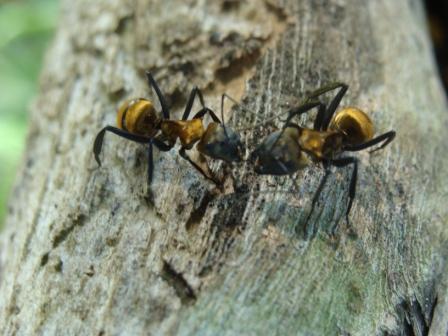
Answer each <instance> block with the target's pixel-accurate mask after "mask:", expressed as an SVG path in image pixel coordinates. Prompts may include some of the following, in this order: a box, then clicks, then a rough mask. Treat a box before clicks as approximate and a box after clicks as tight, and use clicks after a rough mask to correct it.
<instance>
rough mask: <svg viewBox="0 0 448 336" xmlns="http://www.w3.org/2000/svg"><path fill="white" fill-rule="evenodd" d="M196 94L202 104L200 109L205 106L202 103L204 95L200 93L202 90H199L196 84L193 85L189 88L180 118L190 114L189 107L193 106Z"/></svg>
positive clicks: (184, 118)
mask: <svg viewBox="0 0 448 336" xmlns="http://www.w3.org/2000/svg"><path fill="white" fill-rule="evenodd" d="M196 96H198V97H199V100H200V102H201V105H202V110H203V109H205V108H206V107H205V104H204V97H203V95H202V92H201V90H199V88H198V87H197V86H195V87H194V88H193V89H192V90H191V93H190V97H189V98H188V101H187V105H186V106H185V111H184V114H183V115H182V120H187V119H188V116H189V115H190V112H191V108H192V107H193V103H194V99H195V98H196ZM202 110H201V111H202Z"/></svg>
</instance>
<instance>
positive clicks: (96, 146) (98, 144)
mask: <svg viewBox="0 0 448 336" xmlns="http://www.w3.org/2000/svg"><path fill="white" fill-rule="evenodd" d="M106 131H109V132H111V133H114V134H116V135H118V136H121V137H123V138H125V139H128V140H131V141H135V142H138V143H143V144H147V143H149V142H150V141H151V139H150V138H148V137H145V136H141V135H136V134H132V133H129V132H127V131H124V130H122V129H120V128H116V127H112V126H106V127H104V128H103V129H102V130H101V131H99V133H98V135H97V136H96V138H95V141H94V143H93V154H94V156H95V160H96V162H97V163H98V165H99V166H101V161H100V153H101V149H102V147H103V140H104V134H105V133H106Z"/></svg>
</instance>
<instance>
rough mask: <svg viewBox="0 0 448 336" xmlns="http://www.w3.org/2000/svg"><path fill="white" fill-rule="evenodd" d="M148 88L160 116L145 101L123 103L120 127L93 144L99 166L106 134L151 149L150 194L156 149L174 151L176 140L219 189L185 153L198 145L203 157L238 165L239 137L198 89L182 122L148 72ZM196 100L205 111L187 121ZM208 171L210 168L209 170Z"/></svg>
mask: <svg viewBox="0 0 448 336" xmlns="http://www.w3.org/2000/svg"><path fill="white" fill-rule="evenodd" d="M146 79H147V83H148V86H149V87H150V88H153V89H154V91H155V93H156V95H157V97H158V99H159V102H160V105H161V108H162V111H161V113H160V112H159V111H157V110H156V108H155V107H154V104H153V103H152V102H151V101H150V100H148V99H145V98H137V99H132V100H128V101H126V102H124V103H123V104H122V105H121V107H120V108H119V109H118V113H117V127H113V126H106V127H104V128H103V129H102V130H101V131H100V132H99V133H98V135H97V136H96V138H95V141H94V144H93V153H94V156H95V160H96V162H97V163H98V165H99V166H101V161H100V158H99V155H100V153H101V148H102V146H103V139H104V135H105V133H106V131H108V132H111V133H114V134H116V135H118V136H121V137H123V138H125V139H128V140H131V141H134V142H137V143H141V144H147V145H148V151H147V155H148V176H147V184H148V191H149V188H150V185H151V182H152V177H153V171H154V162H153V148H152V147H153V145H155V146H156V147H157V148H158V149H159V150H160V151H162V152H167V151H169V150H171V149H172V148H173V147H174V145H175V143H176V141H177V139H179V140H180V143H181V148H180V150H179V154H180V156H181V157H182V158H184V159H185V160H187V161H188V162H189V163H190V164H191V165H192V166H193V167H194V168H195V169H196V170H198V171H199V172H200V173H201V174H202V175H203V176H204V177H205V178H206V179H208V180H211V181H212V182H213V183H215V184H216V185H217V186H218V187H219V186H220V185H221V183H220V182H219V181H218V180H217V179H216V178H215V177H214V176H209V175H208V174H207V173H206V172H205V171H204V169H203V168H201V167H200V166H199V165H198V164H197V163H196V162H194V161H193V160H192V159H191V158H190V157H189V156H188V154H187V153H186V150H189V149H192V148H193V146H194V145H195V144H196V148H197V150H198V151H199V153H200V155H201V157H202V158H203V155H205V156H208V157H211V158H213V159H218V160H223V161H225V162H229V163H230V162H239V161H241V160H242V155H243V152H244V146H243V144H242V142H241V140H240V136H239V134H237V133H236V132H235V131H233V130H232V129H231V128H229V127H227V126H226V125H225V124H223V122H221V120H220V119H219V118H218V117H217V116H216V114H215V113H214V112H213V111H212V110H211V109H209V108H208V107H206V106H205V104H204V98H203V95H202V92H201V91H200V90H199V88H198V87H196V86H195V87H194V88H193V89H192V90H191V93H190V96H189V98H188V101H187V105H186V106H185V111H184V113H183V116H182V119H181V120H171V119H170V111H169V109H168V105H167V103H166V100H165V97H164V95H163V94H162V92H161V90H160V88H159V86H158V84H157V82H156V81H155V80H154V78H153V76H152V75H151V73H150V72H149V71H146ZM196 97H199V100H200V103H201V106H202V108H201V109H200V110H199V112H197V113H196V114H195V115H194V116H193V118H191V119H188V117H189V115H190V112H191V110H192V107H193V103H194V100H195V98H196ZM223 101H224V95H223V97H222V102H221V116H222V117H223V111H222V109H223ZM206 114H209V115H210V117H211V118H212V120H213V121H212V122H210V123H209V124H208V125H207V128H205V127H204V122H203V118H204V116H205V115H206ZM207 168H208V167H207Z"/></svg>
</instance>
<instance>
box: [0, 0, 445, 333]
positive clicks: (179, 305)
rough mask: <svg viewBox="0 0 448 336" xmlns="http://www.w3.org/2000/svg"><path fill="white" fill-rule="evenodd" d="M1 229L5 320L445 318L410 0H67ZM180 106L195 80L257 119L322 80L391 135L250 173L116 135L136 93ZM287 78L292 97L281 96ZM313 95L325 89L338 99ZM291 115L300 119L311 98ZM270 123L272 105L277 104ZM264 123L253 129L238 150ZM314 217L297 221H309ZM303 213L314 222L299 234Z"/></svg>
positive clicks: (212, 329)
mask: <svg viewBox="0 0 448 336" xmlns="http://www.w3.org/2000/svg"><path fill="white" fill-rule="evenodd" d="M60 15H61V19H60V24H59V28H58V31H57V33H56V37H55V39H54V43H53V44H52V46H51V47H50V49H49V52H48V55H47V58H46V63H45V67H44V69H43V71H42V75H41V80H40V93H39V96H38V97H37V99H36V102H35V104H34V105H33V107H32V110H31V117H30V130H29V135H28V142H27V150H26V153H25V156H24V160H23V165H22V168H21V170H20V172H19V173H18V178H17V183H16V186H15V189H14V192H13V194H12V197H11V200H10V206H9V214H8V216H7V220H6V229H5V230H4V232H3V233H2V236H1V243H0V253H1V254H0V255H1V263H0V288H1V289H0V290H1V293H2V295H1V296H0V311H1V319H0V331H1V333H2V334H4V335H14V334H19V335H30V334H46V335H60V334H64V335H116V334H123V335H124V334H128V335H147V334H154V335H156V334H180V335H191V334H201V335H202V334H206V335H217V334H226V335H227V334H228V335H231V334H244V335H256V334H279V335H290V334H299V335H413V334H415V335H427V334H428V333H430V334H432V335H445V334H447V332H448V327H447V326H448V318H447V316H448V307H447V277H446V274H447V272H446V266H445V260H446V257H447V255H448V246H447V243H446V241H447V233H448V228H447V225H446V224H447V218H448V215H447V210H446V206H444V205H443V204H445V202H444V201H445V199H446V195H447V192H448V186H447V183H446V181H447V180H446V177H447V169H448V168H447V167H448V162H447V155H446V152H447V141H446V139H445V136H444V134H445V133H446V129H447V127H448V115H447V113H446V100H445V96H444V93H443V91H442V89H441V85H440V81H439V78H438V75H437V72H436V69H435V66H434V61H433V55H432V50H431V45H430V41H429V38H428V34H427V30H426V29H427V28H426V22H425V17H424V12H423V9H422V5H421V4H420V2H419V1H404V0H396V1H369V2H367V1H365V2H361V1H349V0H327V1H312V0H302V1H293V0H284V1H281V0H278V1H274V0H266V1H261V0H260V1H255V0H253V1H252V0H251V1H231V0H223V1H213V2H212V1H208V2H206V1H193V0H189V1H180V0H172V1H169V2H168V1H156V0H152V1H145V0H135V1H125V0H116V1H90V2H89V1H78V2H70V1H63V2H62V4H61V14H60ZM145 70H151V71H152V73H153V74H154V75H155V77H156V79H157V81H158V83H159V84H160V86H161V88H162V90H163V91H164V93H165V94H166V95H167V97H168V100H169V104H170V106H172V112H173V115H175V116H177V117H179V116H180V113H181V111H182V108H183V106H184V105H185V101H186V97H187V96H188V93H189V91H190V90H191V88H192V87H193V85H198V86H199V87H200V88H201V89H203V90H204V92H205V93H206V101H207V104H208V105H209V106H211V107H212V108H213V109H214V110H216V111H219V98H220V96H221V94H222V93H223V92H227V93H229V94H230V95H232V96H233V97H235V98H236V99H237V100H238V101H241V102H242V104H243V105H244V106H245V107H246V108H247V109H249V110H252V111H254V112H256V114H257V116H254V115H253V114H251V113H248V112H247V111H244V110H241V109H238V108H235V107H234V108H233V109H232V111H226V119H230V118H231V117H232V118H231V121H230V122H231V124H232V125H233V126H235V127H240V128H244V127H249V126H250V125H253V124H256V123H258V122H260V121H262V120H265V119H268V118H270V117H272V116H274V115H276V114H278V113H280V112H282V111H284V110H285V108H286V106H287V105H288V103H290V104H291V101H292V102H293V103H294V101H295V100H300V99H303V97H304V96H305V94H306V92H309V91H311V90H313V89H316V88H318V87H320V86H322V85H325V84H326V83H330V82H335V81H343V82H345V83H347V84H349V85H350V89H349V92H348V94H347V96H346V97H345V98H344V100H343V102H342V104H343V105H353V106H358V107H360V108H362V109H364V110H366V111H367V112H368V113H369V115H370V116H371V118H372V120H373V121H374V123H375V125H376V130H377V133H378V134H379V133H382V132H385V131H389V130H391V129H394V130H396V131H397V138H396V140H395V141H394V142H393V143H392V144H391V145H390V146H388V147H387V148H385V149H384V150H382V151H380V152H378V153H376V154H374V155H369V154H368V153H364V152H360V153H359V154H358V153H356V156H357V157H358V158H359V160H360V165H359V179H358V183H357V187H358V191H357V195H356V199H355V202H354V206H353V209H352V212H351V214H350V222H349V223H346V222H345V219H344V213H345V211H346V208H347V202H348V199H347V188H348V183H347V180H348V178H349V176H350V174H351V168H350V167H347V168H344V169H333V174H332V175H331V176H330V177H329V183H328V184H327V185H326V187H325V188H324V189H323V191H322V195H321V197H320V198H319V202H318V203H317V205H316V207H315V209H314V211H313V213H312V214H311V216H310V217H309V218H308V220H307V217H308V214H309V212H310V210H311V200H312V197H313V195H314V192H315V190H316V188H317V186H318V184H319V181H320V179H321V178H322V176H323V170H322V168H321V167H320V166H318V165H313V166H310V167H309V168H307V169H304V170H303V171H300V172H299V173H297V174H296V175H294V176H292V177H269V176H257V175H255V174H254V173H253V171H252V170H251V167H250V165H249V164H248V163H246V162H245V163H242V164H239V165H235V166H234V167H226V165H223V164H220V163H219V162H213V163H212V168H213V169H214V171H215V172H216V173H217V174H221V175H222V176H223V178H225V180H226V188H225V191H224V192H221V191H218V190H216V188H214V186H213V185H212V184H210V183H209V182H208V181H206V180H205V179H204V178H203V177H202V176H201V175H200V174H198V173H197V171H195V170H194V169H193V168H192V167H191V166H190V165H189V164H188V163H187V162H186V161H184V160H183V159H182V158H181V157H180V156H179V155H178V153H177V151H176V150H175V149H173V150H171V151H170V152H168V153H159V152H158V151H155V173H154V183H153V184H152V186H151V192H152V196H153V197H152V199H150V198H148V197H146V196H147V190H146V185H145V181H146V169H147V160H146V151H145V147H144V146H142V145H138V144H135V143H132V142H129V141H126V140H124V139H122V138H119V137H116V136H113V135H110V134H108V135H107V136H106V138H105V146H104V148H103V153H102V160H103V166H102V167H101V168H98V167H97V165H96V163H95V161H94V158H93V155H92V143H93V139H94V138H95V135H96V133H97V132H98V131H99V130H100V129H101V128H102V127H103V126H105V125H106V124H112V125H113V124H114V122H115V113H116V109H117V107H118V105H119V104H120V103H121V102H122V101H123V100H124V99H127V98H131V97H149V98H151V99H155V96H154V93H153V92H150V91H149V90H148V88H147V86H146V83H145V80H144V71H145ZM291 97H294V99H291ZM330 97H331V95H329V96H328V97H327V96H326V97H324V98H323V99H324V100H325V99H329V98H330ZM306 118H308V117H305V118H304V119H303V120H302V122H303V123H304V124H307V122H310V121H312V120H313V115H311V116H310V117H309V118H308V119H306ZM274 122H275V123H276V125H277V126H278V127H279V126H281V124H282V123H281V121H280V120H275V121H274ZM270 129H271V128H270V127H268V126H267V125H266V126H263V127H258V128H254V129H252V130H249V131H246V132H244V140H245V143H246V144H247V147H248V151H249V150H251V149H253V148H254V146H255V144H256V143H257V142H259V141H260V139H261V137H263V136H265V135H266V134H267V133H268V132H269V130H270ZM305 228H306V229H305ZM304 232H305V233H304Z"/></svg>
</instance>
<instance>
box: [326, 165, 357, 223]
mask: <svg viewBox="0 0 448 336" xmlns="http://www.w3.org/2000/svg"><path fill="white" fill-rule="evenodd" d="M330 163H331V164H332V165H333V166H335V167H345V166H348V165H349V164H352V165H353V172H352V176H351V178H350V186H349V192H348V196H349V201H348V207H347V211H346V213H345V218H346V220H347V223H349V220H348V215H349V214H350V210H351V209H352V205H353V200H354V198H355V194H356V181H357V178H358V160H357V159H356V158H354V157H345V158H341V159H335V160H331V161H330Z"/></svg>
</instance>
